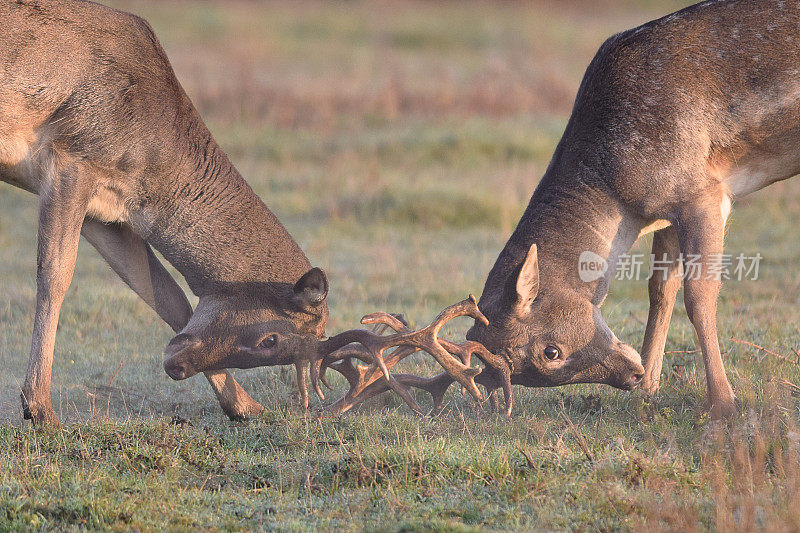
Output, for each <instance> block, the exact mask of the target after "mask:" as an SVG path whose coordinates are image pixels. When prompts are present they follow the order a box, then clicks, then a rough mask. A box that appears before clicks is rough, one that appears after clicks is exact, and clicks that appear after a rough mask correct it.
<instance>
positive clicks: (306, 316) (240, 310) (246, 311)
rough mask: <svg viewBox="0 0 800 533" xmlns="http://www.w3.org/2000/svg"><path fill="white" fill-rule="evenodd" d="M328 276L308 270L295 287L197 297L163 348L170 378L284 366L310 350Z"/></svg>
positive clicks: (323, 317) (324, 311) (321, 322)
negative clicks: (186, 320)
mask: <svg viewBox="0 0 800 533" xmlns="http://www.w3.org/2000/svg"><path fill="white" fill-rule="evenodd" d="M327 294H328V279H327V277H326V276H325V272H323V271H322V269H320V268H312V269H311V270H309V271H308V272H306V273H305V274H304V275H303V276H302V277H301V278H300V279H299V280H298V281H297V282H296V283H295V284H294V285H291V284H265V285H264V286H259V285H252V286H249V285H247V286H243V287H240V288H238V289H236V290H233V289H232V290H228V291H225V293H224V294H208V295H205V296H202V297H201V298H200V301H199V303H198V305H197V309H196V310H195V312H194V314H193V315H192V317H191V319H190V320H189V323H188V324H187V325H186V327H185V328H184V329H183V330H182V331H181V333H180V334H178V335H177V336H176V337H175V338H173V339H172V341H170V343H169V344H168V345H167V348H166V350H165V361H164V370H165V371H166V372H167V374H168V375H169V376H170V377H171V378H172V379H175V380H181V379H186V378H188V377H191V376H193V375H195V374H197V373H198V372H205V371H208V370H220V369H223V368H254V367H260V366H273V365H282V364H289V363H293V362H294V361H295V358H296V357H297V354H306V353H308V354H312V353H314V350H315V349H316V348H315V346H316V341H317V339H318V337H321V336H322V335H323V334H324V332H325V324H326V322H327V319H328V307H327V305H326V302H325V299H326V297H327Z"/></svg>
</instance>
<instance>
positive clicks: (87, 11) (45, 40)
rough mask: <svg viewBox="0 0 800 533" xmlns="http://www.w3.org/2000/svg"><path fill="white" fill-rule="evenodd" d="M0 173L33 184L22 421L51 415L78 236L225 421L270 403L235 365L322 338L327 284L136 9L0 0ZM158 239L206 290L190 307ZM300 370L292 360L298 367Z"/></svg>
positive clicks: (171, 371) (170, 364) (168, 365)
mask: <svg viewBox="0 0 800 533" xmlns="http://www.w3.org/2000/svg"><path fill="white" fill-rule="evenodd" d="M0 21H2V31H0V179H2V181H5V182H7V183H10V184H12V185H15V186H17V187H20V188H22V189H25V190H27V191H30V192H32V193H35V194H37V195H38V196H39V219H38V251H37V272H36V284H37V291H36V312H35V318H34V327H33V341H32V344H31V352H30V362H29V365H28V370H27V374H26V377H25V381H24V384H23V385H22V391H21V396H22V405H23V412H24V416H25V417H26V418H30V419H33V422H34V423H36V424H41V423H56V422H57V418H56V415H55V413H54V411H53V408H52V404H51V397H50V377H51V369H52V362H53V350H54V344H55V338H56V328H57V325H58V317H59V311H60V308H61V305H62V302H63V300H64V297H65V294H66V292H67V288H68V287H69V285H70V281H71V279H72V275H73V270H74V266H75V259H76V254H77V250H78V242H79V238H80V236H81V235H83V237H84V238H85V239H86V240H87V241H88V242H90V243H91V244H92V245H93V246H94V247H95V248H96V249H97V251H98V252H99V253H100V254H101V255H102V257H103V258H105V260H106V261H107V262H108V264H109V265H110V266H111V267H112V268H113V269H114V270H115V271H116V272H117V274H119V276H120V277H121V278H122V279H123V280H124V281H125V282H126V283H127V284H128V285H129V286H130V287H131V288H132V289H133V290H134V291H135V292H136V293H137V294H138V295H139V296H140V297H141V298H142V299H143V300H144V301H145V302H146V303H147V304H148V305H149V306H150V307H152V308H153V309H154V310H155V311H156V312H157V313H158V315H159V316H160V317H161V318H162V319H163V320H164V321H165V322H166V323H167V324H169V325H170V326H171V327H172V329H174V330H175V331H176V332H177V333H178V335H177V336H175V338H174V339H172V341H171V342H170V343H169V345H168V346H167V348H166V350H165V356H166V361H165V363H164V366H165V370H166V372H167V374H168V375H169V376H171V377H172V378H174V379H184V378H187V377H189V376H191V375H193V374H195V373H198V372H205V376H206V378H207V379H208V381H209V383H210V384H211V386H212V387H213V389H214V391H215V393H216V395H217V398H218V400H219V402H220V404H221V406H222V408H223V410H224V411H225V412H226V413H227V414H228V415H229V416H231V417H243V416H249V415H253V414H256V413H258V412H260V411H261V410H262V407H261V406H260V405H259V404H258V403H257V402H255V401H254V400H253V399H252V398H250V396H248V394H247V393H246V392H245V391H244V390H243V389H242V388H241V387H240V386H239V384H238V383H237V382H236V381H235V380H234V378H233V377H232V376H231V374H230V373H229V372H228V371H227V370H225V369H226V368H237V367H238V368H247V367H251V366H258V365H261V364H268V363H269V361H265V360H264V355H263V354H264V351H265V350H269V349H270V348H272V347H273V346H274V344H275V342H277V338H278V336H279V335H281V334H286V333H291V334H293V335H303V336H308V337H314V338H316V337H319V336H321V335H323V333H324V329H325V324H326V320H327V316H328V311H327V306H326V302H325V300H326V295H327V291H328V281H327V279H326V277H325V274H324V272H323V271H322V270H320V269H318V268H312V267H311V265H310V264H309V261H308V259H307V258H306V256H305V255H304V254H303V252H302V251H301V249H300V248H299V246H298V245H297V243H296V242H295V241H294V240H293V239H292V237H291V236H290V235H289V233H288V232H287V231H286V229H285V228H284V226H282V225H281V223H280V222H279V221H278V219H277V218H276V217H275V216H274V215H273V214H272V212H270V210H269V209H268V208H267V207H266V206H265V205H264V203H263V202H262V201H261V200H260V199H259V197H258V196H256V194H255V193H254V192H253V191H252V189H251V188H250V187H249V186H248V184H247V183H246V182H245V180H244V179H243V178H242V177H241V175H240V174H239V173H238V172H237V171H236V169H235V168H234V166H233V165H232V164H231V162H230V161H229V160H228V158H227V157H226V155H225V154H224V153H223V151H222V150H221V149H220V147H219V146H218V145H217V143H216V142H215V141H214V139H213V137H212V136H211V133H210V132H209V131H208V129H207V128H206V126H205V124H204V123H203V121H202V120H201V118H200V116H199V115H198V113H197V111H196V110H195V108H194V107H193V105H192V103H191V102H190V100H189V98H188V96H187V95H186V93H185V92H184V90H183V89H182V88H181V85H180V83H178V81H177V79H176V78H175V75H174V73H173V71H172V68H171V66H170V63H169V61H168V60H167V56H166V55H165V53H164V50H163V49H162V47H161V46H160V44H159V42H158V40H157V39H156V36H155V35H154V33H153V31H152V29H151V28H150V26H149V25H148V24H147V23H146V22H145V21H144V20H142V19H141V18H138V17H136V16H134V15H131V14H128V13H124V12H121V11H116V10H114V9H110V8H107V7H104V6H102V5H99V4H95V3H92V2H88V1H81V0H47V1H44V0H14V1H11V0H0ZM153 248H154V249H156V250H158V251H159V252H161V254H162V255H163V256H164V257H165V258H166V260H167V261H169V262H170V263H171V264H172V265H174V266H175V267H176V268H177V269H178V271H179V272H180V273H181V274H182V275H183V276H184V277H185V279H186V281H187V283H188V285H189V287H190V289H191V290H192V292H193V293H194V294H195V295H197V296H198V297H199V303H198V304H197V307H196V309H194V311H193V310H192V308H191V306H190V304H189V302H188V300H187V298H186V296H185V295H184V293H183V291H182V290H181V288H180V286H179V285H178V284H177V283H176V282H175V281H174V279H173V278H172V277H171V276H170V274H169V273H168V272H167V270H165V268H164V266H163V265H162V264H161V263H160V262H159V260H158V259H157V257H156V256H155V255H154V253H153ZM299 368H300V367H298V369H299Z"/></svg>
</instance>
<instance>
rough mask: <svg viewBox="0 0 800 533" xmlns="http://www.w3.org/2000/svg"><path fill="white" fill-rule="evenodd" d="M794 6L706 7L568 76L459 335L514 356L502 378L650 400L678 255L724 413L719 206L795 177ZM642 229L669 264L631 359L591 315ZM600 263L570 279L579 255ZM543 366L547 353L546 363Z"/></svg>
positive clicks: (799, 97)
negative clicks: (571, 102)
mask: <svg viewBox="0 0 800 533" xmlns="http://www.w3.org/2000/svg"><path fill="white" fill-rule="evenodd" d="M798 30H800V6H798V4H797V3H794V2H774V1H766V0H715V1H710V2H704V3H701V4H697V5H695V6H692V7H689V8H687V9H684V10H682V11H679V12H677V13H675V14H673V15H670V16H668V17H664V18H662V19H659V20H656V21H653V22H651V23H648V24H645V25H643V26H641V27H639V28H636V29H633V30H630V31H627V32H623V33H621V34H618V35H616V36H614V37H612V38H610V39H609V40H608V41H607V42H606V43H605V44H604V45H603V46H602V47H601V48H600V50H599V51H598V53H597V55H596V56H595V58H594V60H593V61H592V62H591V64H590V66H589V67H588V69H587V72H586V74H585V76H584V79H583V82H582V84H581V87H580V89H579V92H578V96H577V99H576V102H575V106H574V108H573V112H572V116H571V118H570V120H569V122H568V125H567V127H566V130H565V132H564V135H563V137H562V139H561V141H560V142H559V144H558V146H557V148H556V151H555V154H554V155H553V158H552V160H551V162H550V165H549V167H548V169H547V171H546V173H545V175H544V177H543V178H542V180H541V182H540V184H539V186H538V187H537V189H536V191H535V192H534V194H533V196H532V198H531V201H530V204H529V205H528V208H527V210H526V211H525V213H524V214H523V216H522V219H521V220H520V222H519V225H518V226H517V228H516V230H515V231H514V233H513V235H512V236H511V238H510V239H509V241H508V243H507V244H506V246H505V248H504V249H503V251H502V252H501V254H500V256H499V257H498V259H497V262H496V263H495V265H494V267H493V269H492V270H491V272H490V273H489V276H488V279H487V281H486V286H485V288H484V293H483V296H482V298H481V301H480V308H481V310H482V311H483V312H484V314H485V315H486V316H487V317H488V318H489V320H490V325H489V326H488V327H484V326H482V325H480V324H476V326H475V327H474V328H473V329H472V331H471V332H470V335H469V337H470V338H472V339H475V340H478V341H481V342H483V343H484V344H485V345H486V346H487V348H489V349H490V350H493V351H507V352H508V353H509V354H510V356H511V357H512V359H513V360H514V362H515V373H516V374H517V375H516V376H515V378H514V382H517V383H525V384H529V385H545V386H546V385H559V384H564V383H576V382H604V383H609V384H612V385H616V386H619V387H622V388H632V387H634V386H637V385H638V384H639V383H640V381H641V384H642V387H643V388H644V389H645V390H647V391H649V392H655V391H656V390H657V389H658V382H659V376H660V373H661V360H662V357H663V353H664V347H665V342H666V332H667V328H668V326H669V320H670V316H671V314H672V308H673V305H674V302H675V297H676V292H677V290H678V288H679V287H680V285H681V277H680V264H679V258H680V256H681V254H683V257H688V256H692V255H694V256H699V257H700V258H701V263H702V269H701V271H702V272H703V275H702V276H701V279H691V278H689V277H687V279H686V280H684V283H685V304H686V309H687V312H688V316H689V318H690V320H691V322H692V324H693V326H694V329H695V331H696V333H697V337H698V341H699V344H700V347H701V349H702V352H703V357H704V362H705V366H706V378H707V383H708V393H709V401H710V406H711V410H712V414H714V415H715V416H722V415H726V414H729V413H731V412H732V411H733V410H734V396H733V392H732V389H731V387H730V385H729V383H728V380H727V378H726V376H725V370H724V368H723V364H722V358H721V355H720V350H719V343H718V339H717V328H716V305H717V304H716V302H717V295H718V291H719V286H720V280H719V279H718V278H716V279H713V276H711V278H709V279H707V276H706V274H707V273H709V272H711V271H713V268H714V265H715V262H717V263H716V264H718V261H719V254H721V253H722V252H723V237H724V229H725V222H726V220H727V217H728V215H729V213H730V209H731V205H732V202H733V200H735V199H736V198H738V197H741V196H744V195H746V194H749V193H751V192H753V191H756V190H759V189H761V188H763V187H766V186H767V185H769V184H771V183H773V182H775V181H779V180H783V179H786V178H789V177H791V176H793V175H795V174H798V173H800V31H798ZM650 231H656V233H655V236H654V241H653V254H654V256H655V257H656V258H657V259H659V260H661V259H662V258H665V259H666V260H667V261H666V263H667V264H669V267H668V272H667V273H666V275H665V276H661V275H655V276H652V278H651V280H650V282H649V283H650V285H649V290H650V312H649V316H648V323H647V328H646V331H645V340H644V344H643V348H642V354H641V361H642V363H643V365H644V366H643V367H642V365H641V364H640V362H639V361H640V359H639V355H638V354H637V353H636V351H635V350H634V349H633V348H631V347H630V346H627V345H624V344H623V343H621V342H619V341H618V340H617V339H616V337H614V335H613V334H612V333H611V331H610V330H609V328H608V326H607V325H606V324H605V322H604V321H603V319H602V316H601V315H600V311H599V306H600V305H601V304H602V302H603V299H604V298H605V296H606V294H607V292H608V287H609V284H610V281H611V278H612V276H613V274H614V270H615V265H616V262H617V259H618V257H619V256H620V255H621V254H623V253H626V252H627V251H628V250H629V249H630V248H631V246H632V245H633V243H634V242H635V240H636V239H637V238H638V237H639V236H640V235H643V234H645V233H648V232H650ZM584 251H591V252H594V253H596V254H598V255H600V256H601V257H602V258H604V259H605V260H606V261H607V263H608V265H609V266H608V269H607V271H606V273H605V275H604V276H603V277H601V278H600V279H598V280H595V281H593V282H590V283H586V282H584V281H582V280H581V279H580V277H579V272H578V263H579V259H578V258H579V256H580V254H581V253H582V252H584ZM550 356H552V357H550Z"/></svg>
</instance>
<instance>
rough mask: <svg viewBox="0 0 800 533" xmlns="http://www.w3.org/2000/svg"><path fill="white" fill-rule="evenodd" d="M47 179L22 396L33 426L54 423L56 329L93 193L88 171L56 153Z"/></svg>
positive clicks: (42, 201) (23, 408)
mask: <svg viewBox="0 0 800 533" xmlns="http://www.w3.org/2000/svg"><path fill="white" fill-rule="evenodd" d="M45 183H47V186H46V190H43V191H41V194H40V196H39V231H38V250H37V269H36V314H35V316H34V321H33V339H32V341H31V354H30V359H29V361H28V371H27V373H26V376H25V382H24V384H23V386H22V394H21V400H22V412H23V416H24V417H25V418H26V419H30V420H32V421H33V423H34V424H36V425H41V424H58V418H56V414H55V412H54V411H53V407H52V403H51V399H50V377H51V374H52V369H53V351H54V349H55V340H56V330H57V328H58V317H59V313H60V311H61V304H62V303H63V302H64V297H65V296H66V294H67V289H69V285H70V283H71V281H72V275H73V272H74V270H75V259H76V257H77V253H78V241H79V240H80V232H81V225H82V223H83V218H84V216H85V215H86V210H87V206H88V204H89V199H90V197H91V188H90V183H89V180H88V179H87V175H86V174H85V173H84V171H83V170H82V169H81V168H80V167H79V165H78V164H77V163H76V162H74V161H63V162H61V161H57V160H56V157H55V156H54V158H53V161H52V162H50V170H49V176H47V179H46V180H45Z"/></svg>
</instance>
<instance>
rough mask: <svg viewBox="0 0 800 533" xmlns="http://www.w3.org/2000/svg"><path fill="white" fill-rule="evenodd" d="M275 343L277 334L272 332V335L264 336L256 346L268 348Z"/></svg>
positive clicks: (272, 346) (276, 342)
mask: <svg viewBox="0 0 800 533" xmlns="http://www.w3.org/2000/svg"><path fill="white" fill-rule="evenodd" d="M276 344H278V335H276V334H275V333H273V334H272V335H270V336H268V337H265V338H264V340H262V341H261V342H259V343H258V347H259V348H264V349H269V348H274V347H275V345H276Z"/></svg>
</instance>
